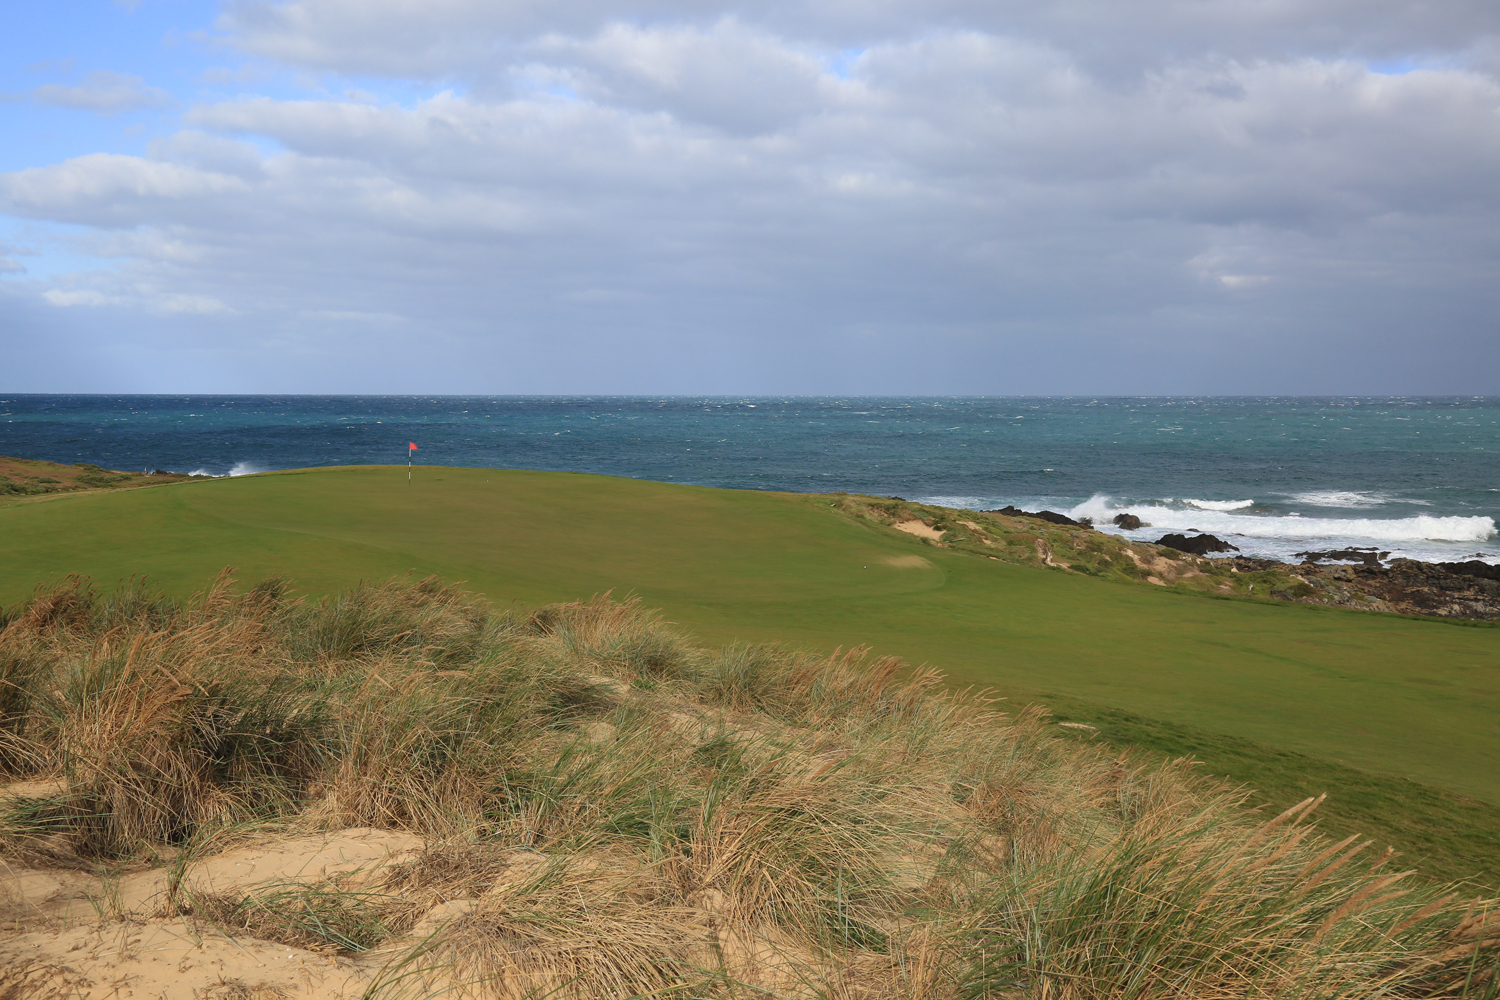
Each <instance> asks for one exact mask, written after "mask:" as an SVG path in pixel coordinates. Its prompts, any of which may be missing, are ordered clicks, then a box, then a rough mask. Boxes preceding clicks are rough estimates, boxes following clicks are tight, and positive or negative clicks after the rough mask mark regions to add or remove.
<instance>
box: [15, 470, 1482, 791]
mask: <svg viewBox="0 0 1500 1000" xmlns="http://www.w3.org/2000/svg"><path fill="white" fill-rule="evenodd" d="M225 565H233V566H236V567H238V569H239V573H240V577H241V579H242V580H243V581H245V582H246V583H250V582H253V581H255V580H257V579H260V578H262V577H265V576H270V575H274V574H284V575H286V576H288V577H290V578H292V580H293V581H294V583H295V585H296V586H297V587H298V588H299V589H301V590H304V591H307V592H309V593H313V594H321V593H326V592H329V591H332V590H335V589H338V588H340V587H345V586H348V585H350V584H351V583H353V582H355V581H357V580H360V579H367V580H368V579H381V578H384V577H388V576H391V575H393V574H399V573H404V572H408V571H411V572H415V573H418V574H429V573H437V574H440V575H442V576H443V577H445V578H447V579H449V580H462V581H466V585H467V587H468V588H470V589H472V590H475V591H477V592H480V593H482V594H485V595H487V596H488V597H490V598H491V599H493V600H494V601H496V602H497V603H499V604H502V605H503V604H506V603H509V602H521V603H524V604H535V603H542V602H549V601H556V600H571V599H576V598H580V597H587V596H589V595H590V594H592V593H595V592H599V591H603V590H609V589H613V590H614V591H615V593H616V594H617V595H624V594H634V595H638V596H640V597H641V598H642V599H643V600H644V601H645V603H646V604H648V605H650V606H655V607H660V608H662V609H664V611H665V612H666V614H667V617H668V618H669V619H670V620H672V621H675V622H678V623H679V624H681V625H682V626H684V627H685V628H687V629H688V630H690V631H691V632H693V633H695V634H696V635H697V636H698V637H699V638H700V639H702V640H704V641H707V642H725V641H729V640H733V639H742V640H768V639H769V640H777V641H781V642H784V643H788V644H792V645H797V646H802V647H807V648H816V649H831V648H832V647H834V646H838V645H844V646H849V645H854V644H865V643H867V644H870V645H873V646H874V647H876V649H877V650H879V651H881V652H888V653H894V654H897V655H900V656H902V657H905V658H906V659H908V660H910V661H912V662H930V663H932V664H934V665H936V666H938V667H940V668H942V669H944V670H945V671H947V672H948V673H949V674H950V676H951V677H952V678H953V679H954V680H955V681H957V682H958V683H962V684H971V683H972V684H983V685H989V686H994V687H997V688H999V689H1001V690H1002V692H1004V693H1008V694H1011V695H1013V696H1017V697H1025V698H1030V697H1037V696H1042V697H1045V696H1049V695H1050V696H1059V697H1065V698H1070V699H1080V700H1083V701H1087V702H1092V703H1095V704H1100V705H1108V706H1112V707H1115V708H1119V709H1123V710H1125V711H1128V712H1133V713H1138V714H1140V715H1143V716H1149V717H1152V718H1159V719H1164V720H1171V721H1173V722H1178V723H1182V724H1185V725H1190V726H1195V727H1199V728H1201V729H1204V730H1210V731H1213V732H1218V733H1225V734H1228V735H1231V736H1236V737H1243V738H1246V739H1250V740H1255V741H1259V742H1262V743H1266V744H1270V745H1273V746H1278V747H1284V748H1287V749H1290V750H1295V751H1299V752H1301V753H1305V754H1308V755H1312V756H1315V757H1318V758H1320V759H1323V760H1327V761H1331V762H1339V763H1343V764H1346V765H1349V766H1351V767H1356V768H1362V769H1368V770H1371V771H1376V772H1381V773H1385V774H1391V775H1396V776H1400V777H1406V778H1411V779H1414V780H1417V781H1421V782H1424V783H1426V784H1429V785H1432V786H1435V787H1437V788H1442V789H1447V790H1449V791H1453V792H1457V793H1460V794H1464V795H1470V796H1474V797H1477V798H1481V799H1485V800H1488V801H1491V802H1500V711H1497V710H1500V629H1495V628H1488V627H1462V626H1458V625H1454V624H1450V623H1442V622H1434V621H1424V620H1414V619H1408V618H1399V617H1395V616H1388V615H1375V614H1362V613H1357V612H1345V611H1332V610H1327V609H1319V608H1313V607H1307V606H1303V605H1295V604H1284V603H1252V602H1245V601H1233V600H1216V599H1212V598H1208V597H1203V596H1199V595H1192V594H1185V593H1179V592H1175V591H1167V590H1162V589H1159V588H1154V587H1149V586H1145V585H1127V584H1115V583H1108V582H1103V581H1100V580H1096V579H1090V578H1086V577H1081V576H1076V575H1070V574H1066V573H1062V572H1059V571H1054V570H1039V569H1031V568H1027V567H1021V566H1013V565H1009V564H1005V563H1001V562H997V561H994V560H990V559H985V558H982V557H978V556H973V555H967V554H964V553H960V552H954V551H949V550H944V549H939V548H936V547H933V546H931V545H928V544H926V543H924V542H922V541H920V540H918V539H915V538H912V537H910V536H908V535H903V534H901V533H900V532H896V531H893V530H887V529H884V528H880V527H877V526H874V525H871V524H868V523H864V522H858V521H854V520H851V519H849V518H847V517H845V516H844V515H842V514H839V513H836V512H835V511H833V510H831V509H830V505H829V503H828V501H827V500H826V499H821V498H818V497H815V496H800V495H790V494H778V493H755V492H738V491H729V490H713V489H706V488H701V487H691V486H676V485H667V484H662V483H651V482H642V481H637V480H629V479H612V478H606V477H600V476H585V475H568V474H561V473H540V472H511V471H498V470H487V469H436V468H426V469H419V470H418V471H417V477H416V479H415V481H414V482H412V483H410V484H408V482H407V479H406V469H405V468H404V467H403V468H399V469H398V468H395V467H351V468H338V469H310V470H298V471H294V472H285V473H272V474H266V475H259V476H249V477H243V478H238V479H221V480H214V481H209V482H194V483H184V484H179V485H171V486H163V487H152V488H146V489H139V490H131V491H120V492H97V493H79V494H69V495H62V496H54V497H47V498H40V499H35V500H26V501H19V502H15V503H11V504H9V505H6V506H3V507H0V567H3V570H4V573H3V579H0V602H4V603H7V604H9V603H13V602H15V601H18V600H21V599H23V598H24V597H26V596H27V595H28V594H29V593H30V592H31V591H32V589H33V587H34V586H35V585H36V584H37V583H39V582H40V581H43V580H45V579H47V578H49V577H53V576H56V575H59V574H63V573H69V572H80V573H85V574H88V575H90V576H92V577H93V578H94V579H95V581H96V582H97V583H98V584H100V585H101V586H111V585H113V584H114V583H115V582H116V581H117V580H120V579H122V578H125V577H127V576H129V575H131V574H138V573H146V574H149V576H150V578H151V579H153V580H154V581H155V582H157V583H158V584H160V585H161V586H163V587H165V588H166V589H167V590H169V591H173V592H178V593H186V592H188V591H191V590H193V589H196V588H199V587H201V586H202V585H203V584H204V583H205V582H206V581H207V580H208V579H209V578H211V577H212V576H213V575H214V574H215V573H216V572H217V571H218V570H220V569H221V568H223V567H224V566H225Z"/></svg>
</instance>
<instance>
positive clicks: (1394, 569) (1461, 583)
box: [986, 507, 1500, 621]
mask: <svg viewBox="0 0 1500 1000" xmlns="http://www.w3.org/2000/svg"><path fill="white" fill-rule="evenodd" d="M986 513H996V514H1006V515H1009V516H1012V517H1028V518H1035V519H1038V520H1042V521H1047V522H1049V523H1052V524H1066V525H1073V526H1077V527H1083V528H1092V527H1093V524H1091V523H1089V522H1087V521H1076V520H1074V519H1073V518H1070V517H1068V516H1066V515H1064V514H1058V513H1056V512H1055V511H1035V512H1033V511H1024V510H1020V509H1019V508H1015V507H1006V508H1001V509H1000V510H998V511H987V512H986ZM1114 523H1115V524H1116V525H1117V526H1119V527H1122V528H1126V529H1127V530H1128V529H1137V528H1141V527H1146V525H1144V524H1143V523H1142V522H1141V520H1140V518H1138V517H1136V516H1135V515H1133V514H1128V513H1123V514H1119V515H1117V516H1116V517H1115V518H1114ZM1154 544H1156V545H1160V546H1163V547H1165V548H1169V549H1173V550H1176V551H1178V552H1186V553H1189V554H1191V555H1196V556H1200V557H1204V556H1207V555H1209V554H1210V553H1216V552H1238V551H1239V549H1238V547H1237V546H1235V545H1232V544H1230V543H1229V542H1227V541H1225V540H1223V539H1221V538H1217V537H1215V536H1213V535H1210V534H1205V533H1202V532H1194V533H1193V534H1191V535H1183V534H1166V535H1163V536H1162V537H1161V538H1160V539H1158V540H1157V541H1156V542H1155V543H1154ZM1296 555H1297V556H1298V557H1299V558H1301V559H1302V562H1300V563H1284V562H1279V561H1277V560H1275V559H1255V558H1252V557H1249V556H1242V555H1231V556H1227V557H1223V558H1220V559H1215V560H1214V562H1216V563H1220V564H1223V565H1226V566H1227V567H1228V568H1229V571H1230V572H1231V573H1257V572H1264V571H1266V570H1275V571H1279V572H1281V573H1284V574H1286V575H1287V576H1289V577H1290V578H1291V579H1292V580H1294V581H1297V582H1296V583H1295V584H1294V585H1293V586H1291V587H1288V588H1277V589H1273V590H1271V591H1270V592H1269V593H1267V594H1266V595H1265V596H1267V597H1271V598H1274V599H1277V600H1286V601H1297V602H1299V603H1303V604H1321V605H1326V606H1329V607H1340V608H1359V609H1362V610H1365V611H1389V612H1395V613H1397V614H1406V615H1425V616H1429V617H1434V618H1467V619H1471V620H1473V621H1500V566H1491V565H1490V564H1489V563H1484V562H1480V561H1479V560H1477V559H1473V560H1469V561H1467V562H1440V563H1429V562H1421V561H1419V560H1416V559H1390V560H1389V562H1386V561H1385V560H1387V558H1388V557H1389V556H1390V553H1389V552H1380V551H1378V550H1376V549H1363V548H1351V549H1335V550H1329V551H1326V552H1314V551H1309V552H1298V553H1297V554H1296Z"/></svg>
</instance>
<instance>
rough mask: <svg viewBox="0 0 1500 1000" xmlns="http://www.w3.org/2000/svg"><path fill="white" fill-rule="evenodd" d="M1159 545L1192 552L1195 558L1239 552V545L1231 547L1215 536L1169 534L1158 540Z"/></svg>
mask: <svg viewBox="0 0 1500 1000" xmlns="http://www.w3.org/2000/svg"><path fill="white" fill-rule="evenodd" d="M1156 544H1157V545H1165V546H1166V547H1167V548H1169V549H1176V550H1177V551H1179V552H1191V553H1192V554H1193V555H1195V556H1206V555H1208V554H1209V553H1210V552H1238V551H1239V550H1240V547H1239V546H1238V545H1230V544H1229V543H1228V542H1226V541H1224V540H1223V539H1221V538H1215V537H1214V536H1213V535H1199V536H1198V537H1196V538H1189V537H1188V536H1187V535H1178V534H1167V535H1162V536H1161V538H1159V539H1157V541H1156Z"/></svg>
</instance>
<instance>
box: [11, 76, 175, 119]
mask: <svg viewBox="0 0 1500 1000" xmlns="http://www.w3.org/2000/svg"><path fill="white" fill-rule="evenodd" d="M31 96H32V99H33V100H36V101H39V102H41V103H42V104H55V105H57V106H59V107H64V108H77V109H79V110H82V111H94V112H97V113H99V114H103V115H111V114H114V113H115V112H117V111H132V110H135V109H137V108H164V107H169V106H171V104H172V95H171V94H169V93H167V92H166V91H165V90H162V89H161V88H160V87H148V86H146V81H144V80H142V79H141V78H140V77H138V76H130V75H128V74H125V73H113V72H111V71H109V70H105V69H101V70H95V71H94V72H92V73H90V74H89V75H88V76H86V77H84V79H83V83H81V84H79V85H78V86H76V87H69V86H66V85H64V84H60V83H46V84H43V85H42V86H40V87H37V88H36V89H35V90H33V91H32V92H31Z"/></svg>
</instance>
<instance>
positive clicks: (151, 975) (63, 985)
mask: <svg viewBox="0 0 1500 1000" xmlns="http://www.w3.org/2000/svg"><path fill="white" fill-rule="evenodd" d="M372 974H373V973H372V971H370V970H367V969H365V968H363V967H361V965H360V964H359V963H357V962H354V961H350V960H348V959H344V958H333V957H330V956H328V955H319V954H317V953H315V952H310V951H304V950H302V949H300V948H289V947H287V946H286V945H278V944H272V943H271V942H268V941H256V940H253V939H251V938H244V939H241V940H238V941H234V940H231V939H229V938H227V937H224V936H223V935H222V934H219V933H218V932H216V931H214V930H212V929H211V928H205V927H202V926H190V925H189V924H188V923H187V922H185V921H182V920H150V921H139V922H138V921H108V922H104V923H99V924H95V925H93V926H88V927H73V928H69V929H67V930H64V931H62V932H60V933H46V932H36V933H31V934H24V935H21V936H20V937H13V938H9V939H7V940H4V941H0V982H3V983H5V984H6V985H7V986H8V987H19V990H20V992H19V993H18V994H16V995H18V996H23V997H28V998H36V1000H64V998H67V1000H106V998H110V1000H119V998H126V997H132V996H135V997H140V998H142V1000H145V998H151V1000H158V998H159V1000H207V998H216V1000H217V998H220V997H222V998H224V1000H229V998H236V1000H260V998H264V1000H276V998H287V997H298V998H302V997H307V998H318V1000H332V998H336V997H337V998H347V997H357V996H359V995H360V994H362V993H363V992H364V990H365V987H366V986H367V985H368V984H369V982H370V980H371V978H372Z"/></svg>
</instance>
